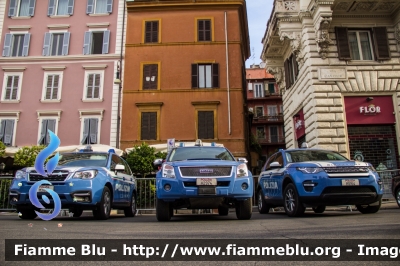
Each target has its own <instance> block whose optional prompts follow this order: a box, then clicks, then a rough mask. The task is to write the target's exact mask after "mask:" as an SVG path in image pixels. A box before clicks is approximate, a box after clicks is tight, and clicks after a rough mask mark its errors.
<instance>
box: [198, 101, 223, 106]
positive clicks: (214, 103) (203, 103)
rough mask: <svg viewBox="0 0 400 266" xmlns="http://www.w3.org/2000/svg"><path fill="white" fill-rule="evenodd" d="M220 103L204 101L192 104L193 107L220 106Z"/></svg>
mask: <svg viewBox="0 0 400 266" xmlns="http://www.w3.org/2000/svg"><path fill="white" fill-rule="evenodd" d="M218 104H220V101H203V102H200V101H199V102H192V105H195V106H196V105H218Z"/></svg>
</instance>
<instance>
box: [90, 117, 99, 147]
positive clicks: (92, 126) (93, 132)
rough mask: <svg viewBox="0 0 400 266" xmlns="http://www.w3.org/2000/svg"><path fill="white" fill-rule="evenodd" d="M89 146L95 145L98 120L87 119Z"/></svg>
mask: <svg viewBox="0 0 400 266" xmlns="http://www.w3.org/2000/svg"><path fill="white" fill-rule="evenodd" d="M89 121H90V122H89V123H90V126H89V138H90V140H89V144H96V143H97V132H98V119H97V118H91V119H89Z"/></svg>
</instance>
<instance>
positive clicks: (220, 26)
mask: <svg viewBox="0 0 400 266" xmlns="http://www.w3.org/2000/svg"><path fill="white" fill-rule="evenodd" d="M127 10H128V16H127V32H126V57H125V65H124V76H123V100H122V122H121V148H122V149H125V148H129V147H133V146H134V145H140V144H141V143H142V142H146V143H147V144H150V145H151V144H159V143H166V142H167V140H168V139H171V138H174V139H175V141H176V142H179V141H195V140H196V139H202V140H203V141H204V142H216V143H221V144H223V145H224V146H226V147H227V148H228V149H230V150H231V152H232V153H233V154H234V155H235V156H242V157H243V156H247V155H248V151H247V147H248V144H246V139H247V137H246V136H247V134H248V132H247V130H248V125H247V107H246V95H245V86H246V83H245V61H246V59H247V58H248V57H249V54H250V51H249V37H248V28H247V17H246V2H245V1H242V0H236V1H233V0H232V1H226V0H224V1H222V0H215V1H203V0H202V1H195V2H194V1H188V0H182V1H134V2H127ZM227 77H228V78H227Z"/></svg>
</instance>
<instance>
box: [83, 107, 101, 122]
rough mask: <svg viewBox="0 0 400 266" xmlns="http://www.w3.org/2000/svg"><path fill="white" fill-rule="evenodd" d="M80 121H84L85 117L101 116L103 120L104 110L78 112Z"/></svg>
mask: <svg viewBox="0 0 400 266" xmlns="http://www.w3.org/2000/svg"><path fill="white" fill-rule="evenodd" d="M78 112H79V119H80V120H81V121H82V117H83V116H88V115H99V116H101V120H103V113H104V109H87V110H78Z"/></svg>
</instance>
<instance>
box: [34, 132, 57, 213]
mask: <svg viewBox="0 0 400 266" xmlns="http://www.w3.org/2000/svg"><path fill="white" fill-rule="evenodd" d="M48 133H49V136H50V143H49V145H48V146H47V147H46V148H44V149H43V150H42V151H41V152H40V153H39V154H38V156H37V157H36V161H35V170H36V172H38V173H39V174H40V175H42V176H46V177H47V176H48V175H50V174H51V173H52V172H53V171H54V169H55V168H56V167H57V164H58V160H59V157H60V155H59V153H58V152H57V153H56V155H54V157H53V158H51V159H50V160H49V161H48V162H47V164H46V166H44V163H45V161H46V159H47V158H48V157H49V156H50V155H51V154H52V153H53V152H55V151H56V150H57V148H58V147H59V146H60V139H59V138H58V137H57V136H56V135H55V134H54V133H53V132H52V131H51V130H48ZM44 184H47V185H51V183H50V182H49V181H47V180H41V181H39V182H36V183H35V184H34V185H33V186H32V187H31V188H30V189H29V199H30V201H31V202H32V204H33V205H34V206H35V207H37V208H39V209H43V208H44V207H43V205H42V204H41V203H40V201H39V199H38V197H37V192H38V190H39V187H40V186H41V185H44ZM44 190H46V191H47V192H48V193H49V194H50V195H51V197H52V198H53V202H54V210H53V212H52V213H51V214H42V213H40V212H37V211H35V212H36V214H37V215H38V216H39V217H40V218H41V219H42V220H46V221H48V220H51V219H53V218H55V217H56V216H57V215H58V214H59V213H60V211H61V199H60V197H59V196H58V194H57V193H55V192H54V191H53V190H51V189H47V188H44ZM42 200H43V201H44V202H46V203H47V204H49V203H50V200H49V198H48V197H47V196H46V195H42Z"/></svg>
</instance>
